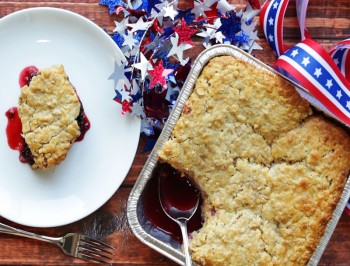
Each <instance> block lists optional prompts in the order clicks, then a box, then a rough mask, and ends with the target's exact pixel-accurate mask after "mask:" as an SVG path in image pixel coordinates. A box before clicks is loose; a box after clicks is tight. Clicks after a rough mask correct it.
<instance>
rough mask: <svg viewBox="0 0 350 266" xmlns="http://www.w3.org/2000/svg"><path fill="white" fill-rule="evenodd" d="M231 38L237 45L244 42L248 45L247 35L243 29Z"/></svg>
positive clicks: (241, 44)
mask: <svg viewBox="0 0 350 266" xmlns="http://www.w3.org/2000/svg"><path fill="white" fill-rule="evenodd" d="M233 40H234V42H235V43H238V45H237V46H238V47H240V46H243V45H244V44H246V45H249V35H247V34H245V33H244V31H243V30H242V31H241V33H240V34H239V35H235V37H234V38H233Z"/></svg>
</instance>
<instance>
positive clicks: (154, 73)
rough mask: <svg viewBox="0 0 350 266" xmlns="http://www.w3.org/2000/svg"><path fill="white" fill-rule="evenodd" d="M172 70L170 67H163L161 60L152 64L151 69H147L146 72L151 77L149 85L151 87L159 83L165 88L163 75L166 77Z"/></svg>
mask: <svg viewBox="0 0 350 266" xmlns="http://www.w3.org/2000/svg"><path fill="white" fill-rule="evenodd" d="M173 71H174V70H172V69H164V67H163V61H162V60H161V61H160V63H159V64H158V65H154V66H153V70H148V73H149V74H150V75H151V77H152V81H151V84H150V85H149V87H150V88H153V87H154V86H155V85H157V84H160V85H162V86H163V87H165V88H167V85H166V79H165V77H167V76H168V75H169V74H170V73H172V72H173Z"/></svg>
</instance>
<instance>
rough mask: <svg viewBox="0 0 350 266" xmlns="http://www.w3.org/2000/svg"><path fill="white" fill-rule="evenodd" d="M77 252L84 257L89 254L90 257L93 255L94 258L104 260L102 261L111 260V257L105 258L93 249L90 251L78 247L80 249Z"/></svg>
mask: <svg viewBox="0 0 350 266" xmlns="http://www.w3.org/2000/svg"><path fill="white" fill-rule="evenodd" d="M79 252H80V253H81V254H85V255H88V254H90V255H94V256H97V257H99V258H104V259H107V260H111V259H112V258H111V257H108V256H106V255H104V254H101V253H99V252H98V251H96V250H95V249H90V248H87V247H83V246H80V247H79ZM79 252H78V253H79Z"/></svg>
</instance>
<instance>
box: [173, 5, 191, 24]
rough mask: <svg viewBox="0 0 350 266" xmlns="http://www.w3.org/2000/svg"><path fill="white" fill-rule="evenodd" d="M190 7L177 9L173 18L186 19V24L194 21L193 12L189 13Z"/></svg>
mask: <svg viewBox="0 0 350 266" xmlns="http://www.w3.org/2000/svg"><path fill="white" fill-rule="evenodd" d="M191 11H192V9H191V8H189V9H186V10H178V11H177V12H178V15H177V16H176V17H175V20H177V19H180V20H181V18H184V20H185V21H186V24H187V25H190V24H192V22H193V21H194V18H195V15H194V14H193V13H191Z"/></svg>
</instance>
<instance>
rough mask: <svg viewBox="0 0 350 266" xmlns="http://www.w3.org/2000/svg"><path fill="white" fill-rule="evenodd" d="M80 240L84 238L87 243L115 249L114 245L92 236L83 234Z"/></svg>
mask: <svg viewBox="0 0 350 266" xmlns="http://www.w3.org/2000/svg"><path fill="white" fill-rule="evenodd" d="M80 240H83V241H84V242H85V243H90V244H95V245H96V246H102V247H105V248H110V249H115V248H114V247H112V246H110V245H108V244H106V243H104V242H102V241H100V240H97V239H94V238H91V237H88V236H84V235H81V236H80Z"/></svg>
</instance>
